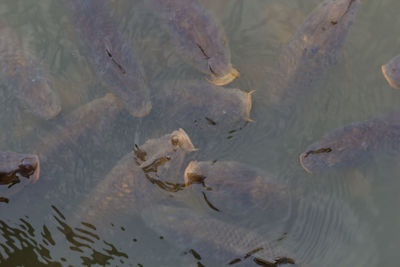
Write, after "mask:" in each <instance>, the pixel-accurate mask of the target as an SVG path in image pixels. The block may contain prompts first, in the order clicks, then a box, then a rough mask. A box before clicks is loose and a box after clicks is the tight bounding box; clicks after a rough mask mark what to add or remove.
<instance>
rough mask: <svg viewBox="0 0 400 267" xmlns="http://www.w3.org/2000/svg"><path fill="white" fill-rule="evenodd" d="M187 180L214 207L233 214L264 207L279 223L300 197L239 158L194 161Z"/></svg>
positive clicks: (241, 213)
mask: <svg viewBox="0 0 400 267" xmlns="http://www.w3.org/2000/svg"><path fill="white" fill-rule="evenodd" d="M184 181H185V185H186V187H194V186H195V187H196V190H197V191H202V193H203V196H204V198H205V200H206V201H207V204H209V205H212V206H210V207H211V208H212V207H215V208H217V209H218V211H221V212H224V213H225V214H229V215H232V216H242V215H243V214H244V213H245V212H248V211H249V210H255V209H257V210H258V211H260V210H262V212H267V213H268V214H269V221H272V220H275V222H276V221H279V220H282V219H286V218H287V217H288V216H289V213H290V210H291V208H292V205H291V204H292V199H294V198H295V196H296V194H295V192H293V191H291V190H289V189H288V188H287V186H285V185H284V184H279V183H278V182H277V181H276V180H274V179H273V176H272V175H270V174H268V173H267V172H265V171H263V170H260V169H258V168H256V167H253V166H251V165H248V164H244V163H240V162H236V161H191V162H190V163H189V164H188V166H187V167H186V169H185V172H184ZM196 185H200V186H196Z"/></svg>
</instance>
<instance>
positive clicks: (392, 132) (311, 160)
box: [300, 112, 400, 173]
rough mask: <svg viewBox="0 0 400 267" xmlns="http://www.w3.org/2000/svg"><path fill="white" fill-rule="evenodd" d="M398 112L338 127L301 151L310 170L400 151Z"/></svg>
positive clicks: (302, 160) (352, 164)
mask: <svg viewBox="0 0 400 267" xmlns="http://www.w3.org/2000/svg"><path fill="white" fill-rule="evenodd" d="M399 139H400V113H399V112H394V113H392V114H390V115H387V116H383V117H378V118H374V119H371V120H368V121H362V122H354V123H351V124H349V125H346V126H344V127H340V128H337V129H335V130H333V131H332V132H330V133H328V134H327V135H325V136H324V137H322V138H321V140H320V141H318V142H315V143H314V144H312V145H310V146H309V147H308V148H307V149H306V151H305V152H304V153H302V154H301V155H300V163H301V165H302V167H303V168H304V169H305V170H306V171H307V172H309V173H312V172H321V171H327V170H329V169H339V168H348V167H357V166H358V165H360V164H361V163H365V162H367V161H368V160H370V159H371V158H373V157H374V156H378V155H382V154H385V153H386V154H388V153H395V154H398V153H400V146H399V142H398V141H399Z"/></svg>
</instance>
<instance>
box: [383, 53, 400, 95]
mask: <svg viewBox="0 0 400 267" xmlns="http://www.w3.org/2000/svg"><path fill="white" fill-rule="evenodd" d="M382 73H383V76H385V79H386V81H387V82H388V83H389V84H390V86H392V87H393V88H396V89H400V55H399V56H396V57H394V58H393V59H391V60H390V61H389V62H388V63H386V64H385V65H383V66H382Z"/></svg>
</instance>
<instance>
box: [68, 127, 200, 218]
mask: <svg viewBox="0 0 400 267" xmlns="http://www.w3.org/2000/svg"><path fill="white" fill-rule="evenodd" d="M193 150H195V148H194V146H193V144H192V142H191V141H190V138H189V137H188V135H187V134H186V133H185V131H184V130H182V129H179V130H177V131H173V132H172V133H170V134H167V135H165V136H162V137H160V138H158V139H150V140H148V141H147V142H146V143H145V144H143V145H142V146H140V147H139V146H137V147H136V148H135V150H134V151H132V152H130V153H128V154H126V155H125V156H124V157H123V158H122V159H121V160H120V161H119V162H118V163H117V164H116V165H115V167H114V168H113V169H112V170H111V171H110V172H109V173H108V174H107V176H106V177H105V178H104V179H103V180H102V181H101V182H100V183H99V184H98V185H97V186H96V187H95V188H94V189H93V191H92V192H91V193H90V194H89V195H88V197H87V200H86V201H85V202H84V203H83V204H82V206H81V207H80V209H79V210H80V212H78V215H77V216H76V217H77V218H80V219H84V220H86V221H89V222H90V221H91V222H96V221H98V220H99V219H103V220H104V219H105V218H108V219H112V216H111V215H112V214H113V212H114V213H115V211H117V213H118V214H119V215H128V216H129V215H130V216H132V215H136V212H138V211H141V209H143V208H145V207H149V206H151V205H152V203H155V202H157V201H158V200H160V198H163V197H166V192H165V191H174V189H175V188H174V187H171V188H170V187H169V184H168V181H169V180H174V179H176V176H178V175H179V170H180V168H181V165H182V163H183V159H184V156H185V154H186V153H188V152H190V151H193ZM163 191H164V192H163Z"/></svg>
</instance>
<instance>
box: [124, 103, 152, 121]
mask: <svg viewBox="0 0 400 267" xmlns="http://www.w3.org/2000/svg"><path fill="white" fill-rule="evenodd" d="M152 108H153V105H152V104H151V101H146V102H145V103H143V105H142V107H141V108H140V109H139V110H135V111H131V110H129V109H128V110H129V113H130V114H131V115H132V116H133V117H136V118H142V117H144V116H146V115H147V114H149V113H150V111H151V109H152Z"/></svg>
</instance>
